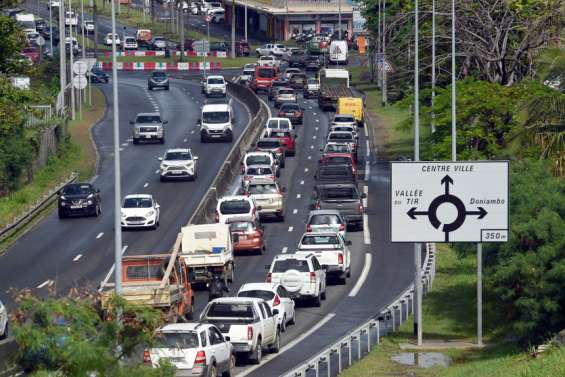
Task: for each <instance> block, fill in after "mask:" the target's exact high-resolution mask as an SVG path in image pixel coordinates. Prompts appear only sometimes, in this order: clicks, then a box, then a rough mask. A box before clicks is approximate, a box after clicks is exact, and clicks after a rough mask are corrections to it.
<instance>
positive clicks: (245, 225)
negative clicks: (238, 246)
mask: <svg viewBox="0 0 565 377" xmlns="http://www.w3.org/2000/svg"><path fill="white" fill-rule="evenodd" d="M230 231H231V232H253V231H255V226H254V225H253V223H252V222H249V221H236V222H233V223H230Z"/></svg>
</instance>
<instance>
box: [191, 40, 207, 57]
mask: <svg viewBox="0 0 565 377" xmlns="http://www.w3.org/2000/svg"><path fill="white" fill-rule="evenodd" d="M192 48H193V49H194V51H196V52H197V53H201V54H204V53H207V52H209V51H210V43H208V41H204V40H201V41H194V42H192Z"/></svg>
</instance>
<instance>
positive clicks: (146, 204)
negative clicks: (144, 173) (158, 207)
mask: <svg viewBox="0 0 565 377" xmlns="http://www.w3.org/2000/svg"><path fill="white" fill-rule="evenodd" d="M151 207H153V201H152V200H151V198H126V199H125V200H124V205H123V206H122V208H151Z"/></svg>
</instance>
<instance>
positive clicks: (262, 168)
mask: <svg viewBox="0 0 565 377" xmlns="http://www.w3.org/2000/svg"><path fill="white" fill-rule="evenodd" d="M275 175H276V173H275V172H273V168H272V167H271V166H270V165H251V166H248V167H247V169H245V172H244V173H243V177H241V186H242V187H245V185H246V183H248V182H249V181H251V180H252V179H253V178H265V177H270V178H275Z"/></svg>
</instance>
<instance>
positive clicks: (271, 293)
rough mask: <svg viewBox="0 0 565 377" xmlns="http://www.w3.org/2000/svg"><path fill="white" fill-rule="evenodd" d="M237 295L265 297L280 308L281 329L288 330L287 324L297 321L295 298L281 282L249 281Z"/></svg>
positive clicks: (270, 304)
mask: <svg viewBox="0 0 565 377" xmlns="http://www.w3.org/2000/svg"><path fill="white" fill-rule="evenodd" d="M237 297H255V298H260V299H263V300H265V301H266V302H267V304H269V306H270V307H271V311H273V310H274V309H278V310H279V314H278V320H279V322H278V323H279V326H280V328H281V331H282V332H284V331H286V327H287V325H294V324H295V323H296V312H295V310H294V306H295V303H294V300H293V299H292V298H291V297H290V294H289V293H288V291H287V290H286V288H285V287H283V286H282V285H280V284H273V283H247V284H243V285H242V286H241V288H239V291H238V292H237Z"/></svg>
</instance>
